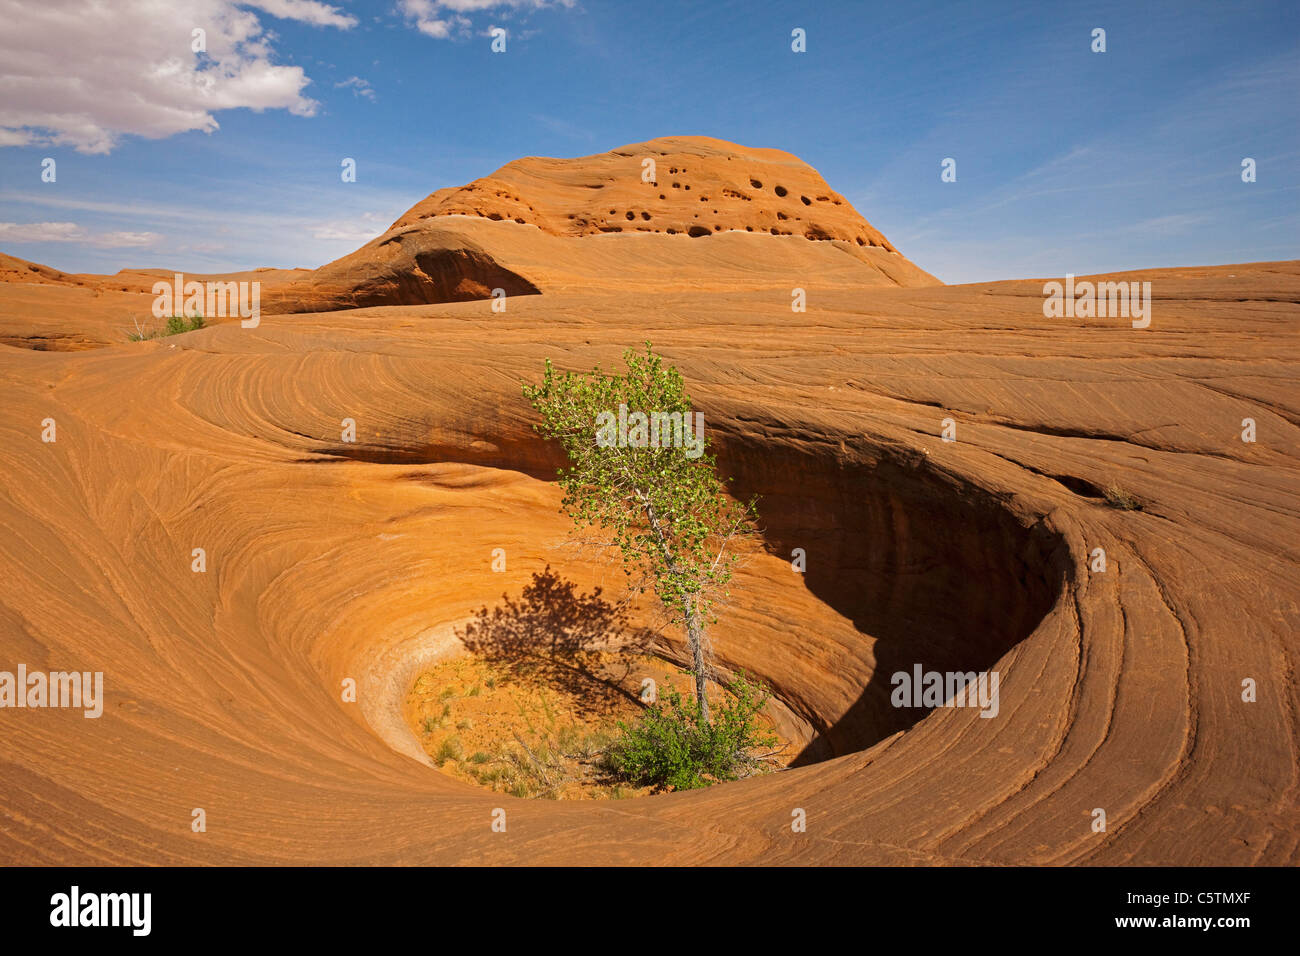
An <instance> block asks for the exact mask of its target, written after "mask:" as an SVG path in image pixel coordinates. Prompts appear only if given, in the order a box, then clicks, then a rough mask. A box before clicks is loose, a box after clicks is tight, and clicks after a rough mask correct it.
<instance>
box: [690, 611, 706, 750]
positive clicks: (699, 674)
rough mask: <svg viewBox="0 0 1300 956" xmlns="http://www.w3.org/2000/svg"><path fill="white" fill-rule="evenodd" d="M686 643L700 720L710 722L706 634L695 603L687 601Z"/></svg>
mask: <svg viewBox="0 0 1300 956" xmlns="http://www.w3.org/2000/svg"><path fill="white" fill-rule="evenodd" d="M686 643H687V646H689V648H690V651H691V661H692V665H691V666H692V669H693V670H694V671H695V700H696V701H697V702H698V703H699V705H700V719H701V720H703V721H704V723H706V724H707V723H708V722H709V698H708V696H707V695H706V694H705V690H706V689H707V688H708V684H709V681H708V675H707V674H706V673H705V671H704V634H703V629H702V628H701V627H700V617H699V614H698V612H697V611H696V609H695V601H694V600H693V599H691V598H687V599H686Z"/></svg>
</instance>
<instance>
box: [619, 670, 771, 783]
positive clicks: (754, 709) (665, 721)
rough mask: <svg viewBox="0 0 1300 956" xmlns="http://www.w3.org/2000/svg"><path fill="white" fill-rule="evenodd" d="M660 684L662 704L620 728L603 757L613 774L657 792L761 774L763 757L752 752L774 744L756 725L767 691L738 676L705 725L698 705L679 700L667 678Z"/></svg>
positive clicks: (766, 697) (691, 700) (648, 709)
mask: <svg viewBox="0 0 1300 956" xmlns="http://www.w3.org/2000/svg"><path fill="white" fill-rule="evenodd" d="M664 684H665V686H666V687H667V690H666V692H665V693H664V697H663V700H662V701H657V702H655V703H653V704H650V705H649V706H648V707H647V708H646V710H645V712H644V713H643V714H642V715H641V719H640V721H638V722H637V723H635V724H631V725H629V724H627V723H624V722H620V723H619V728H620V729H621V730H622V731H623V736H622V737H621V738H620V739H619V740H618V741H616V742H615V743H614V745H613V746H612V747H611V748H610V750H609V753H608V755H607V759H608V763H609V766H610V767H611V769H613V770H614V771H615V772H616V773H617V774H619V775H620V776H622V777H624V778H626V779H627V780H628V781H630V782H631V783H633V784H636V785H638V786H651V787H654V788H655V789H657V790H664V789H672V790H694V789H697V788H699V787H706V786H709V785H710V784H713V783H721V782H723V781H726V780H736V779H738V778H740V777H747V776H750V775H752V774H754V773H756V772H758V771H759V769H760V766H761V761H762V759H763V757H762V756H761V755H758V754H756V753H755V751H756V750H759V749H761V748H770V747H773V746H775V745H776V742H777V739H776V737H775V736H774V735H773V734H771V733H768V732H766V731H765V730H764V729H763V727H762V725H761V724H760V723H759V721H758V713H759V711H760V710H762V708H763V705H764V704H765V703H766V702H767V701H768V699H769V698H770V697H771V692H770V691H769V690H768V689H767V688H766V687H764V686H763V685H762V684H760V683H757V682H754V681H750V680H749V679H748V678H747V677H746V676H745V675H744V674H741V675H738V676H737V677H736V679H735V680H733V681H731V682H730V683H729V684H728V685H727V691H728V694H729V697H728V699H727V700H726V701H725V702H724V703H722V704H721V705H720V706H719V707H718V709H717V713H716V714H714V715H713V719H712V720H706V719H705V717H704V714H703V713H702V712H701V709H700V705H699V702H698V701H696V700H694V699H686V700H683V698H682V695H681V694H679V693H678V692H677V691H676V690H673V689H672V686H671V684H669V683H668V679H667V678H665V681H664ZM768 756H770V755H768Z"/></svg>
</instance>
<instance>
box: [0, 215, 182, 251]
mask: <svg viewBox="0 0 1300 956" xmlns="http://www.w3.org/2000/svg"><path fill="white" fill-rule="evenodd" d="M161 238H162V236H160V235H159V234H158V233H156V232H99V233H91V232H87V231H86V229H84V228H83V227H81V226H79V225H77V223H75V222H0V242H4V243H6V244H8V243H20V242H77V243H81V244H83V245H88V246H102V247H105V248H113V249H117V248H123V247H127V246H148V245H152V244H153V243H155V242H157V241H158V240H159V239H161Z"/></svg>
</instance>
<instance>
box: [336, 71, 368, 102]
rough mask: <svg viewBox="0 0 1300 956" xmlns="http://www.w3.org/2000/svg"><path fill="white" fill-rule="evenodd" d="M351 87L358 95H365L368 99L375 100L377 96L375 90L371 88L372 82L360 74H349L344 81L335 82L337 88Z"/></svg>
mask: <svg viewBox="0 0 1300 956" xmlns="http://www.w3.org/2000/svg"><path fill="white" fill-rule="evenodd" d="M349 87H350V88H351V89H352V92H353V93H354V94H355V95H357V96H364V97H365V98H366V99H368V100H374V98H375V91H374V90H373V89H371V87H370V84H369V83H367V82H366V81H365V80H363V79H362V78H361V77H359V76H349V77H348V78H347V79H346V80H344V81H343V82H341V83H335V84H334V88H335V89H336V90H337V89H340V88H349Z"/></svg>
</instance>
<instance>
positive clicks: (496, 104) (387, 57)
mask: <svg viewBox="0 0 1300 956" xmlns="http://www.w3.org/2000/svg"><path fill="white" fill-rule="evenodd" d="M52 8H57V9H52ZM0 24H3V25H0V251H2V252H6V253H9V254H12V255H17V256H21V257H23V258H26V259H33V260H35V261H38V262H43V263H46V264H49V265H52V266H54V267H56V268H60V269H64V270H67V271H94V272H113V271H116V270H117V269H119V268H123V267H144V266H157V267H177V268H183V269H186V270H189V271H195V272H199V271H225V270H234V269H244V268H253V267H257V266H286V267H287V266H307V267H313V266H318V265H321V264H322V263H324V262H327V261H329V260H331V259H334V258H337V257H338V256H340V255H344V254H346V253H348V252H350V251H352V250H353V249H355V248H356V247H358V246H360V245H361V244H362V243H363V242H365V241H366V240H367V239H369V238H372V237H373V236H375V235H378V234H379V233H380V232H382V231H383V230H384V229H385V228H386V227H387V226H388V225H389V224H390V223H391V222H392V221H393V220H394V219H396V218H397V217H398V216H399V215H400V214H401V213H402V212H403V211H404V210H406V209H407V208H409V207H410V206H412V205H414V204H415V203H416V202H417V201H418V200H420V199H422V198H423V197H424V196H426V195H427V194H428V193H430V192H432V191H433V190H435V189H438V188H441V187H443V186H451V185H459V184H462V183H465V182H468V181H470V180H472V179H475V178H477V177H479V176H484V175H487V174H488V173H490V172H492V171H493V170H495V169H496V168H498V167H499V166H501V165H503V164H504V163H506V162H509V161H510V160H512V159H515V158H517V157H519V156H525V155H546V156H580V155H585V154H589V153H596V152H603V151H605V150H608V149H612V148H614V147H616V146H621V145H624V144H627V143H634V142H639V141H642V140H646V139H651V138H654V137H656V136H665V135H672V134H699V135H708V136H716V137H719V138H721V139H726V140H732V141H735V142H739V143H743V144H746V145H751V146H773V147H778V148H781V149H785V150H789V151H790V152H793V153H795V154H796V155H798V156H800V157H802V158H803V159H804V160H806V161H807V162H809V163H810V164H812V165H813V166H814V167H816V168H817V169H818V170H819V171H820V172H821V173H822V175H823V176H824V177H825V178H826V179H827V181H828V182H829V183H830V184H831V186H832V187H833V188H835V189H836V190H838V191H839V192H841V193H842V194H843V195H845V196H846V197H847V198H848V199H849V201H850V202H852V203H853V204H854V206H856V207H857V209H858V210H859V211H860V212H861V213H862V214H863V215H864V216H865V217H866V218H867V219H868V220H869V221H870V222H871V223H872V224H873V225H874V226H876V227H877V228H878V229H880V230H881V231H882V232H884V234H885V235H886V236H888V237H889V239H890V240H891V241H892V242H893V243H894V244H895V245H896V246H897V247H898V248H899V249H900V250H901V251H902V252H903V254H904V255H906V256H907V257H908V258H910V259H912V260H913V261H914V262H916V263H917V264H918V265H920V266H921V267H922V268H925V269H927V270H929V271H931V272H933V273H934V274H935V275H937V276H938V277H939V278H941V279H943V280H944V281H946V282H971V281H979V280H988V279H1001V278H1018V277H1030V276H1033V277H1039V276H1055V275H1061V274H1063V273H1065V272H1073V273H1075V274H1078V275H1082V274H1087V273H1091V272H1102V271H1108V270H1119V269H1133V268H1145V267H1155V266H1167V265H1201V264H1213V263H1228V262H1244V261H1254V260H1267V259H1286V258H1298V257H1300V176H1298V175H1297V173H1300V4H1296V3H1294V2H1282V3H1263V2H1245V3H1242V4H1223V3H1192V2H1184V3H1152V4H1138V3H1133V2H1118V3H1083V4H1040V3H996V2H984V3H954V4H942V3H902V4H877V3H867V2H853V3H849V2H845V3H834V2H823V3H797V4H796V3H775V2H773V3H767V2H747V3H739V2H718V3H709V2H702V0H693V2H683V3H678V2H672V0H657V2H654V3H639V2H614V0H610V2H602V0H572V2H570V3H563V2H560V3H545V2H539V0H513V2H506V3H501V2H492V0H383V2H361V0H336V2H333V3H323V2H318V0H257V2H248V3H239V2H233V0H173V2H172V4H171V5H170V6H169V12H168V14H166V15H165V16H161V17H160V16H159V14H158V12H157V8H153V9H150V8H149V7H148V5H141V4H139V3H137V2H136V0H117V2H116V3H115V4H113V5H112V9H111V10H110V11H108V12H105V8H104V7H103V6H102V5H101V6H100V7H99V8H98V9H97V8H96V5H95V3H94V0H84V3H83V0H61V2H60V3H57V4H52V3H49V2H44V0H43V2H39V3H33V2H25V0H0ZM192 26H206V27H207V29H208V33H207V40H208V45H209V50H210V52H209V53H208V54H204V55H203V56H199V55H196V54H193V53H192V51H191V50H190V44H191V27H192ZM492 27H501V28H504V29H505V30H506V31H507V41H506V45H507V48H506V52H505V53H503V54H494V53H493V52H491V50H490V43H491V40H490V37H489V36H488V31H489V30H490V29H491V28H492ZM795 27H800V28H803V29H804V30H805V31H806V33H807V52H806V53H801V54H796V53H794V52H792V51H791V49H790V33H791V30H792V29H794V28H795ZM1096 27H1101V28H1103V29H1105V31H1106V48H1107V49H1106V52H1105V53H1094V52H1092V50H1091V49H1090V47H1091V44H1092V37H1091V33H1092V30H1093V29H1094V28H1096ZM46 157H50V158H53V159H54V160H55V161H56V164H57V167H56V170H57V178H56V181H55V182H53V183H47V182H42V181H41V163H42V160H43V159H44V158H46ZM344 157H351V158H354V159H355V160H356V161H357V181H356V182H355V183H344V182H342V181H341V179H340V176H339V172H340V161H341V159H342V158H344ZM945 157H952V158H954V159H955V160H956V162H957V181H956V182H952V183H944V182H941V181H940V172H941V168H940V164H941V161H942V160H943V159H944V158H945ZM1244 157H1251V158H1253V159H1255V161H1256V164H1257V181H1256V182H1254V183H1243V182H1242V180H1241V161H1242V159H1243V158H1244Z"/></svg>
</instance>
